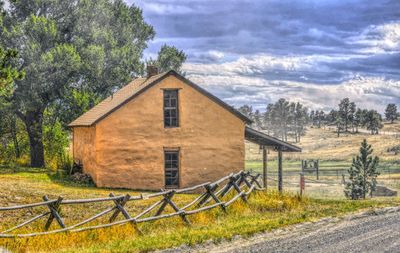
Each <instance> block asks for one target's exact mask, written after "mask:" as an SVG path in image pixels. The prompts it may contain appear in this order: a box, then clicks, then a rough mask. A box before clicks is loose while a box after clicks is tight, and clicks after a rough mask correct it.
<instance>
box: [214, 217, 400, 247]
mask: <svg viewBox="0 0 400 253" xmlns="http://www.w3.org/2000/svg"><path fill="white" fill-rule="evenodd" d="M213 252H281V253H283V252H307V253H311V252H324V253H328V252H346V253H349V252H400V213H399V212H397V213H391V214H385V215H379V216H370V217H366V218H361V219H356V220H352V221H342V222H340V223H338V224H331V225H326V226H324V227H323V228H320V229H317V230H315V231H308V232H305V231H301V232H297V233H294V234H290V233H289V234H288V235H285V236H282V237H277V238H271V239H268V238H264V240H262V239H261V240H260V241H255V242H252V243H251V242H250V244H249V245H231V246H228V247H225V248H224V247H222V248H215V249H214V250H213Z"/></svg>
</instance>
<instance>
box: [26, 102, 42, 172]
mask: <svg viewBox="0 0 400 253" xmlns="http://www.w3.org/2000/svg"><path fill="white" fill-rule="evenodd" d="M22 120H23V121H24V123H25V126H26V130H27V132H28V136H29V145H30V154H31V167H36V168H42V167H44V166H45V162H44V147H43V129H42V126H43V111H42V110H36V111H28V112H26V114H25V115H24V116H23V117H22Z"/></svg>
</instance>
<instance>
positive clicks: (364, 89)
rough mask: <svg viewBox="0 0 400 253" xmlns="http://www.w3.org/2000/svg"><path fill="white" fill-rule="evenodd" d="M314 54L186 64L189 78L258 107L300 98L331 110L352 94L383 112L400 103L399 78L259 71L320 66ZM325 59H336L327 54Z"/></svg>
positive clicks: (230, 99)
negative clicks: (326, 80) (324, 79)
mask: <svg viewBox="0 0 400 253" xmlns="http://www.w3.org/2000/svg"><path fill="white" fill-rule="evenodd" d="M319 58H320V57H319V56H315V57H311V58H309V57H282V58H281V57H271V56H265V55H264V56H259V57H254V58H253V59H249V58H239V59H238V60H237V61H234V62H227V63H220V64H185V65H184V71H186V72H187V76H188V78H189V79H191V80H192V81H194V82H195V83H198V84H200V85H202V86H204V87H205V88H206V89H208V90H210V91H211V92H215V93H216V95H219V96H220V97H221V98H222V99H223V100H225V101H226V102H228V103H230V104H232V105H234V106H240V105H242V104H245V103H246V104H251V105H253V106H254V107H255V108H257V109H262V110H264V108H265V107H266V105H267V104H268V103H271V102H275V101H276V100H278V99H279V98H282V97H283V98H286V99H289V100H291V101H299V102H301V103H303V104H305V105H306V106H308V107H309V108H313V109H324V110H330V109H332V108H335V107H336V106H337V104H338V103H339V101H340V100H341V99H342V98H345V97H349V98H350V99H351V100H352V101H355V102H356V104H357V105H358V106H359V107H362V108H370V109H372V108H373V109H377V110H378V111H380V112H383V110H384V108H385V106H386V105H387V104H388V103H391V102H395V103H400V81H396V80H387V79H385V78H381V77H368V76H367V77H362V76H359V75H357V74H354V75H353V76H352V78H351V79H349V80H347V81H344V82H342V83H339V84H337V83H332V84H324V85H321V84H316V83H310V82H300V81H290V80H285V78H284V76H283V77H282V79H281V80H268V79H267V78H265V76H260V75H256V74H255V73H256V72H257V69H268V68H280V69H287V70H298V69H310V70H311V69H314V68H318V67H317V66H316V63H315V59H319ZM325 60H331V61H334V60H337V59H336V58H329V57H327V58H326V59H325Z"/></svg>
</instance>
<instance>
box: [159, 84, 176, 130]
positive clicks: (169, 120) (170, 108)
mask: <svg viewBox="0 0 400 253" xmlns="http://www.w3.org/2000/svg"><path fill="white" fill-rule="evenodd" d="M167 95H168V98H166V97H167ZM171 95H175V96H174V97H171ZM174 100H175V105H173V101H174ZM167 101H168V102H167ZM163 112H164V128H175V127H179V125H180V122H179V89H163ZM167 112H169V116H167V115H166V114H167ZM172 114H175V117H174V116H172ZM174 118H175V121H174ZM174 122H175V123H174Z"/></svg>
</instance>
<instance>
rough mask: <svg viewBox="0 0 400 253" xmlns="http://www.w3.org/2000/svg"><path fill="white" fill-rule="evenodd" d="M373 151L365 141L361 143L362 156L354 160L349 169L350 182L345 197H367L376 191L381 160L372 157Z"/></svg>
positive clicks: (347, 184)
mask: <svg viewBox="0 0 400 253" xmlns="http://www.w3.org/2000/svg"><path fill="white" fill-rule="evenodd" d="M372 152H373V149H372V148H371V145H369V144H368V143H367V140H366V139H364V140H363V142H362V143H361V147H360V154H359V155H357V156H356V157H355V158H353V163H352V165H351V167H350V168H349V170H348V172H349V179H350V182H347V183H346V187H345V191H344V192H345V195H346V197H347V198H350V199H360V198H364V199H365V197H366V195H367V194H368V193H371V192H372V191H374V190H375V187H376V178H377V176H378V175H379V172H378V164H379V158H378V157H377V156H375V157H373V156H372Z"/></svg>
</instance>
